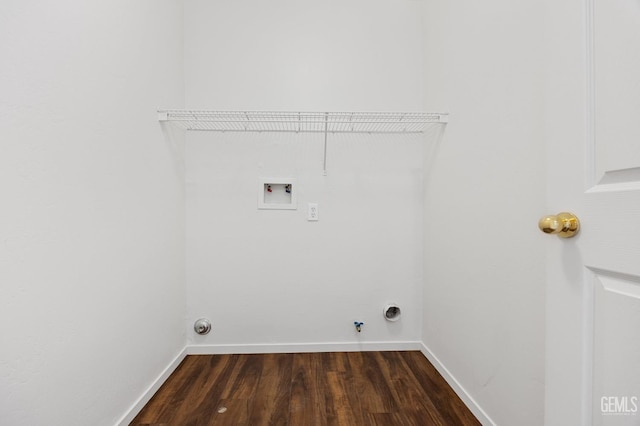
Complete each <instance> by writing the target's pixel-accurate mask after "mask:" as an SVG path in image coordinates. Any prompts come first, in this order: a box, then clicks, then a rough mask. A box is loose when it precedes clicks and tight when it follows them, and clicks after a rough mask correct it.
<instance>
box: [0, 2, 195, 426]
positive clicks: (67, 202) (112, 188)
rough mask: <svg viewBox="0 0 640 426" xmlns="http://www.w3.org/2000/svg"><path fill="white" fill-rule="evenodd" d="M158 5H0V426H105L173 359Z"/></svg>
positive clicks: (171, 35) (165, 98) (171, 78)
mask: <svg viewBox="0 0 640 426" xmlns="http://www.w3.org/2000/svg"><path fill="white" fill-rule="evenodd" d="M182 50H183V49H182V5H181V2H180V1H173V0H153V1H151V0H143V1H136V2H128V1H122V0H120V1H97V2H96V1H94V2H77V1H69V0H62V1H56V2H48V1H13V0H10V1H3V2H2V4H0V57H2V67H1V70H0V93H2V95H1V96H0V129H1V134H0V150H1V154H0V194H2V202H1V205H2V207H1V208H0V283H1V284H0V424H3V425H88V424H91V425H112V424H114V423H115V422H116V421H117V420H118V418H119V417H120V416H122V415H123V414H124V413H125V412H126V411H127V410H128V409H129V407H130V406H131V405H133V404H134V402H135V401H136V400H137V398H139V397H140V395H141V394H142V393H143V392H144V391H145V390H146V389H147V387H148V386H149V385H150V384H151V383H152V382H153V381H154V380H155V379H156V378H157V377H158V375H159V374H160V373H161V372H162V371H163V369H164V368H165V367H166V366H167V365H168V364H169V363H170V362H171V361H172V360H173V359H174V357H175V356H176V355H177V354H178V353H179V352H180V351H181V350H182V349H183V347H184V344H185V331H184V312H185V295H184V190H183V176H182V171H181V170H180V166H179V162H176V161H177V160H176V156H175V155H174V152H173V151H174V150H175V149H176V146H174V145H173V143H174V142H175V141H174V140H171V139H168V138H165V137H164V136H163V133H162V130H161V127H160V126H159V124H158V122H157V119H156V113H155V110H156V108H157V107H158V106H161V105H171V106H178V107H180V106H181V105H182V103H183V93H184V92H183V83H182V82H183V74H182V63H181V62H182Z"/></svg>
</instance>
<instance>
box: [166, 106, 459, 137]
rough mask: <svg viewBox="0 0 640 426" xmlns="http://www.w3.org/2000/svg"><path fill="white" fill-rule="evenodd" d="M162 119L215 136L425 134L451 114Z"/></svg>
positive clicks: (184, 115)
mask: <svg viewBox="0 0 640 426" xmlns="http://www.w3.org/2000/svg"><path fill="white" fill-rule="evenodd" d="M158 119H159V120H160V121H169V122H172V123H175V124H177V125H179V126H180V127H182V128H184V129H186V130H196V131H214V132H295V133H325V134H326V133H423V132H424V131H425V128H426V127H427V125H429V124H431V123H446V122H447V121H448V114H446V113H427V112H287V111H204V110H159V111H158Z"/></svg>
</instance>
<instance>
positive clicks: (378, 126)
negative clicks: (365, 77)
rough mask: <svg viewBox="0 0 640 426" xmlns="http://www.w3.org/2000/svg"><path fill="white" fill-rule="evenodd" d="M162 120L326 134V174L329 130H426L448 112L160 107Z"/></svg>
mask: <svg viewBox="0 0 640 426" xmlns="http://www.w3.org/2000/svg"><path fill="white" fill-rule="evenodd" d="M158 120H159V121H160V122H171V123H174V124H176V125H178V126H179V127H181V128H183V129H185V130H189V131H208V132H258V133H262V132H294V133H323V134H324V160H323V174H324V175H326V172H327V136H328V134H329V133H370V134H380V133H382V134H410V133H424V132H425V130H426V128H427V127H428V126H430V125H433V124H446V123H447V122H448V121H449V114H448V113H429V112H293V111H207V110H177V109H166V110H164V109H161V110H158Z"/></svg>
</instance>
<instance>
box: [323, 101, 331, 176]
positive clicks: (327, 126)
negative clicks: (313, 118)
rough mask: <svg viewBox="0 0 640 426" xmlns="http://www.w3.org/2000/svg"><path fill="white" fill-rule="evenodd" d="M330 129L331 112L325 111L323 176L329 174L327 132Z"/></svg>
mask: <svg viewBox="0 0 640 426" xmlns="http://www.w3.org/2000/svg"><path fill="white" fill-rule="evenodd" d="M328 129H329V113H328V112H325V113H324V160H323V162H322V176H326V175H327V133H328Z"/></svg>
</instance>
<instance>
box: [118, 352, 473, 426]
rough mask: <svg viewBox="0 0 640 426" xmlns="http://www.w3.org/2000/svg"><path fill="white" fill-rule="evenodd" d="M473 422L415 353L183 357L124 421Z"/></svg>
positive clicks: (197, 424) (353, 425)
mask: <svg viewBox="0 0 640 426" xmlns="http://www.w3.org/2000/svg"><path fill="white" fill-rule="evenodd" d="M479 424H480V423H479V422H478V420H477V419H476V418H475V417H474V416H473V414H471V412H470V411H469V410H468V409H467V407H466V406H465V405H464V404H463V403H462V401H461V400H460V398H458V396H457V395H456V394H455V393H454V392H453V390H452V389H451V388H450V387H449V385H448V384H447V383H446V381H445V380H444V379H443V378H442V376H440V374H439V373H438V372H437V371H436V369H435V368H434V367H433V366H432V365H431V364H430V363H429V361H428V360H427V359H426V358H425V357H424V356H423V355H422V354H421V353H420V352H417V351H415V352H414V351H408V352H330V353H296V354H257V355H190V356H188V357H186V358H185V359H184V361H183V362H182V363H181V364H180V366H178V368H177V369H176V371H174V372H173V374H172V375H171V376H170V377H169V379H167V381H166V382H165V383H164V384H163V385H162V387H161V388H160V390H158V392H157V393H156V394H155V395H154V397H153V398H152V399H151V400H150V401H149V403H148V404H147V405H146V406H145V407H144V408H143V409H142V411H141V412H140V413H139V414H138V416H137V417H136V418H135V419H134V420H133V422H131V423H130V425H134V426H143V425H144V426H149V425H154V426H160V425H162V426H174V425H175V426H189V425H193V426H201V425H202V426H204V425H251V426H254V425H290V426H312V425H346V426H358V425H385V426H389V425H400V426H413V425H415V426H425V425H442V426H449V425H479Z"/></svg>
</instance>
